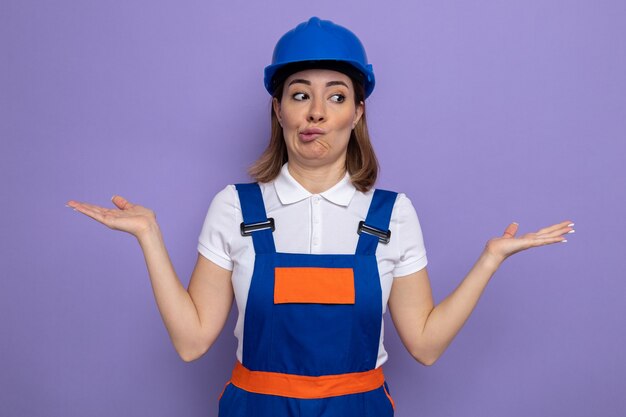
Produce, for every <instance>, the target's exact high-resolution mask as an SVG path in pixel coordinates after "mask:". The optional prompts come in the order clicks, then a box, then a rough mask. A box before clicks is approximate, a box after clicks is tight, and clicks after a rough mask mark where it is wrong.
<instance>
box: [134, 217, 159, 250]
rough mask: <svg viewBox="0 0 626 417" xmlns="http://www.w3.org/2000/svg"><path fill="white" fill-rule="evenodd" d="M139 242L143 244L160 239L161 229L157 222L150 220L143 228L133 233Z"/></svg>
mask: <svg viewBox="0 0 626 417" xmlns="http://www.w3.org/2000/svg"><path fill="white" fill-rule="evenodd" d="M135 237H136V238H137V240H138V241H139V244H140V245H141V246H144V245H145V244H148V243H150V242H154V241H155V240H156V241H158V240H160V239H161V229H160V228H159V224H158V223H157V222H156V221H154V222H150V223H149V224H148V225H147V226H146V227H145V228H144V229H142V230H141V231H140V232H137V234H136V235H135Z"/></svg>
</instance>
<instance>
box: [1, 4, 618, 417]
mask: <svg viewBox="0 0 626 417" xmlns="http://www.w3.org/2000/svg"><path fill="white" fill-rule="evenodd" d="M315 3H316V4H315V5H312V4H311V3H300V2H294V1H286V0H283V1H274V2H244V1H230V2H216V1H213V2H201V1H188V2H175V1H159V2H152V1H147V0H131V1H117V2H90V1H68V0H60V1H56V2H46V1H38V2H37V1H25V0H20V1H18V0H3V1H2V3H1V9H0V39H1V42H2V44H1V48H2V49H1V52H2V55H1V56H0V74H1V80H2V81H1V82H2V85H0V87H1V89H0V118H1V119H0V129H1V130H0V136H1V140H2V147H1V149H2V151H1V154H0V175H1V176H0V178H1V181H2V187H1V188H0V193H1V194H0V195H1V197H2V206H1V207H2V208H1V210H2V215H1V216H0V221H1V222H2V223H1V224H0V226H1V228H0V230H1V232H0V233H1V236H2V237H1V238H0V245H1V246H0V257H1V258H0V259H1V263H0V267H1V271H2V275H3V276H2V279H1V280H0V313H1V314H0V331H1V338H0V350H1V356H0V358H1V359H0V360H1V362H0V415H2V416H111V415H115V416H148V415H149V416H174V415H177V416H183V415H184V416H209V415H216V414H217V396H218V394H219V393H220V391H221V389H222V387H223V385H224V383H225V381H226V380H227V378H228V375H229V372H230V369H231V367H232V365H233V363H234V360H235V357H234V351H235V339H234V337H233V336H232V330H233V326H234V321H233V318H234V317H233V316H231V319H230V321H229V323H227V325H226V328H225V330H224V332H223V334H222V336H221V337H220V339H219V340H218V342H217V343H216V344H215V345H214V347H213V348H212V349H211V350H210V351H209V352H208V353H207V354H206V355H205V356H204V357H202V358H201V359H200V360H198V361H196V362H193V363H191V364H186V363H184V362H182V361H181V360H180V359H179V358H178V356H177V355H176V353H175V351H174V349H173V347H172V345H171V343H170V341H169V338H168V336H167V333H166V330H165V327H164V326H163V324H162V322H161V319H160V316H159V313H158V311H157V309H156V304H155V302H154V299H153V296H152V291H151V288H150V283H149V279H148V276H147V272H146V270H145V265H144V262H143V258H142V255H141V252H140V250H139V246H138V245H137V243H136V242H135V240H134V239H133V238H132V237H131V236H129V235H126V234H123V233H119V232H113V231H109V230H108V229H106V228H104V227H103V226H101V225H99V224H97V223H95V222H93V221H91V220H90V219H88V218H87V217H84V216H82V215H80V214H78V213H75V212H73V211H72V210H70V209H68V208H66V207H64V203H65V201H67V200H68V199H77V200H84V201H89V202H93V203H97V204H102V205H110V202H109V198H110V196H111V195H113V194H114V193H116V194H120V195H123V196H125V197H127V198H129V199H130V200H131V201H134V202H138V203H140V204H142V205H145V206H148V207H150V208H153V209H154V210H155V211H156V212H157V213H158V216H159V222H160V224H161V227H162V229H163V231H164V235H165V238H166V243H167V245H168V248H169V251H170V255H171V258H172V261H173V263H174V265H175V267H176V270H177V272H178V274H179V276H180V277H181V280H182V281H183V282H184V284H185V285H187V282H188V279H189V276H190V273H191V270H192V268H193V265H194V263H195V259H196V241H197V236H198V234H199V232H200V227H201V225H202V222H203V219H204V215H205V213H206V210H207V208H208V204H209V202H210V201H211V199H212V197H213V195H214V194H215V193H216V192H217V191H219V190H220V189H222V188H223V187H224V186H225V185H226V184H228V183H234V182H236V181H245V180H248V178H247V177H246V175H245V172H246V168H247V167H248V166H249V165H250V163H251V162H252V161H253V160H254V159H255V158H256V157H257V156H258V155H259V153H260V152H261V150H262V149H263V147H264V144H265V143H266V139H267V136H268V113H269V97H268V95H267V94H266V92H265V91H264V89H263V85H262V70H263V67H264V66H265V65H267V64H268V63H269V60H270V57H271V53H272V48H273V45H274V43H275V42H276V40H277V39H278V37H279V36H280V35H281V34H282V33H284V32H285V31H286V30H287V29H289V28H291V27H293V26H295V25H296V24H297V23H299V22H300V21H303V20H306V19H307V18H308V17H310V16H311V15H319V16H320V17H322V18H325V19H331V20H334V21H335V22H337V23H340V24H342V25H345V26H347V27H349V28H351V29H352V30H353V31H354V32H355V33H357V34H358V35H359V37H360V38H361V39H362V41H363V42H364V44H365V45H366V48H367V51H368V55H369V58H370V60H371V62H373V64H374V68H375V71H376V76H377V80H378V82H377V87H376V90H375V91H374V94H373V95H372V96H371V98H370V100H369V101H368V105H369V120H370V127H371V133H372V136H373V140H374V145H375V147H376V150H377V152H378V155H379V157H380V162H381V166H382V175H381V178H380V182H379V186H381V187H387V188H393V189H396V190H399V191H403V192H405V193H407V194H408V195H409V197H410V198H411V199H412V201H413V203H414V205H415V207H416V208H417V211H418V215H419V217H420V220H421V222H422V227H423V231H424V236H425V243H426V247H427V250H428V258H429V265H428V268H429V273H430V276H431V280H432V285H433V291H434V295H435V298H436V300H437V301H440V300H441V299H442V298H443V297H445V295H446V294H448V293H449V292H450V291H451V290H452V289H453V288H454V287H455V286H456V285H457V284H458V282H459V281H460V280H461V279H462V278H463V277H464V275H465V274H466V273H467V272H468V270H469V268H470V267H471V266H472V264H473V262H474V261H475V260H476V258H477V257H478V255H479V253H480V251H481V250H482V248H483V245H484V243H485V242H486V241H487V240H488V239H489V238H491V237H493V236H497V235H500V234H501V233H502V231H503V230H504V228H505V226H506V225H507V224H508V223H509V222H511V221H517V222H519V223H520V228H521V229H520V231H521V232H522V233H525V232H529V231H534V230H536V229H538V228H540V227H543V226H545V225H548V224H552V223H555V222H558V221H562V220H567V219H571V220H574V221H575V222H576V233H575V234H574V235H571V236H569V242H568V243H566V244H557V245H553V246H548V247H543V248H538V249H534V250H531V251H527V252H524V253H521V254H518V255H515V256H514V257H512V258H510V259H509V260H507V262H506V263H505V264H504V265H503V266H502V268H501V269H500V270H499V271H498V272H497V274H496V276H495V278H494V280H493V281H492V282H491V284H490V285H489V287H488V288H487V290H486V293H485V295H484V297H483V299H482V300H481V302H480V303H479V305H478V307H477V309H476V310H475V312H474V314H473V316H472V317H471V318H470V320H469V321H468V323H467V325H466V326H465V328H464V329H463V330H462V331H461V332H460V334H459V335H458V337H457V338H456V340H455V341H454V343H453V344H452V345H451V347H450V348H449V349H448V351H447V352H446V353H445V354H444V355H443V357H442V358H441V359H440V360H439V362H437V363H436V364H435V365H434V366H432V367H423V366H420V365H419V364H418V363H416V362H415V361H413V360H412V359H411V358H410V356H409V355H408V353H406V351H405V350H404V348H403V347H402V345H401V343H400V342H399V340H398V338H397V335H396V333H395V331H394V330H393V326H392V325H391V322H390V321H387V325H388V326H387V344H386V346H387V348H388V350H389V352H390V360H389V362H388V363H387V365H386V366H385V372H386V374H387V377H388V380H389V383H390V387H391V392H392V394H393V396H394V397H395V400H396V404H397V416H399V417H406V416H413V415H419V416H432V417H435V416H529V415H532V416H561V415H567V416H569V417H575V416H590V415H601V416H618V415H619V416H623V415H624V413H625V411H624V408H625V407H626V396H625V395H624V393H625V392H626V357H625V354H624V348H623V345H624V342H625V341H626V335H625V323H624V317H626V303H625V302H624V294H625V293H626V284H625V279H624V278H626V276H625V271H626V268H625V267H626V252H625V249H626V245H625V244H624V240H623V239H624V232H625V231H626V213H625V212H624V203H625V202H626V192H625V191H626V168H625V163H624V162H625V161H626V144H625V139H626V138H625V132H626V76H625V74H626V25H625V24H624V22H625V21H626V3H625V2H623V1H620V0H615V1H591V0H589V1H553V0H551V1H531V2H527V1H523V2H522V1H516V2H503V1H496V0H492V1H477V2H466V1H449V2H434V1H429V2H424V1H421V2H412V1H402V2H393V3H391V4H384V3H383V2H375V3H374V2H372V3H371V4H366V3H363V1H362V0H360V1H356V0H355V1H345V2H336V1H318V2H315Z"/></svg>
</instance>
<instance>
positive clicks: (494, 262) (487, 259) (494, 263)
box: [478, 248, 505, 272]
mask: <svg viewBox="0 0 626 417" xmlns="http://www.w3.org/2000/svg"><path fill="white" fill-rule="evenodd" d="M504 259H505V258H503V257H502V256H500V255H496V254H494V253H493V252H490V251H489V250H488V249H487V248H485V250H483V253H481V254H480V258H479V260H478V261H479V262H480V263H482V264H483V265H485V266H486V267H487V268H489V269H492V270H493V271H494V272H495V271H496V270H497V269H498V268H499V267H500V265H502V262H504Z"/></svg>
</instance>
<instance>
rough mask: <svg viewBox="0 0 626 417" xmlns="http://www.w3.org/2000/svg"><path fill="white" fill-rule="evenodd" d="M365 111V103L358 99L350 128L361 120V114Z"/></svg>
mask: <svg viewBox="0 0 626 417" xmlns="http://www.w3.org/2000/svg"><path fill="white" fill-rule="evenodd" d="M364 111H365V103H363V102H362V101H359V104H357V105H356V110H355V112H354V116H355V117H354V122H353V123H352V129H354V128H355V127H356V125H358V124H359V120H361V116H363V112H364Z"/></svg>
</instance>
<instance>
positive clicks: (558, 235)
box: [485, 220, 574, 261]
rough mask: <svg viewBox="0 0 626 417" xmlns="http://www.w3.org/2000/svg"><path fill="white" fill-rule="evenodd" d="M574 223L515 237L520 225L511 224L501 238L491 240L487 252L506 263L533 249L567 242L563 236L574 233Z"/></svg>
mask: <svg viewBox="0 0 626 417" xmlns="http://www.w3.org/2000/svg"><path fill="white" fill-rule="evenodd" d="M573 226H574V223H573V222H572V221H570V220H566V221H563V222H561V223H557V224H553V225H552V226H548V227H544V228H543V229H540V230H538V231H536V232H533V233H526V234H525V235H522V236H519V237H515V233H517V229H518V227H519V225H518V224H517V223H511V224H510V225H508V227H507V228H506V229H505V230H504V234H503V235H502V236H501V237H496V238H493V239H490V240H489V241H488V242H487V245H485V251H487V252H488V253H489V254H491V255H493V256H495V257H496V258H497V259H499V260H500V261H504V260H505V259H506V258H508V257H509V256H511V255H513V254H514V253H517V252H521V251H523V250H526V249H529V248H533V247H535V246H543V245H550V244H552V243H558V242H566V241H567V240H566V239H565V237H564V236H563V235H565V234H567V233H570V232H571V233H573V230H574V228H573Z"/></svg>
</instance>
